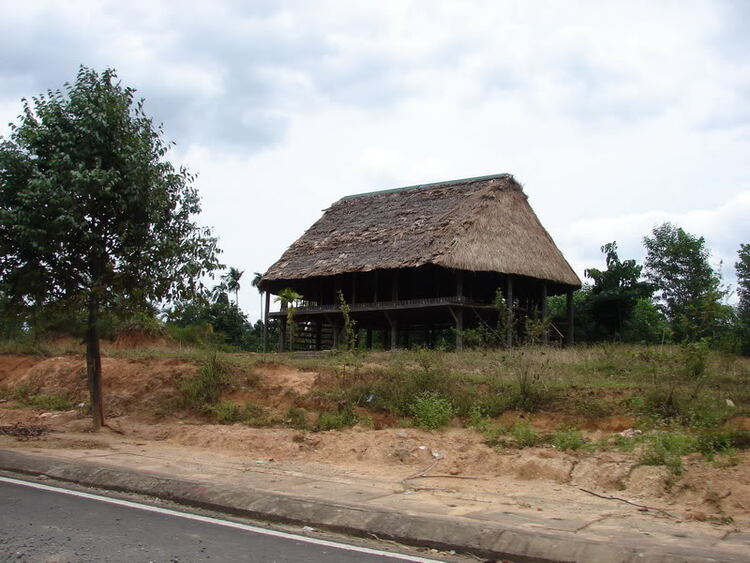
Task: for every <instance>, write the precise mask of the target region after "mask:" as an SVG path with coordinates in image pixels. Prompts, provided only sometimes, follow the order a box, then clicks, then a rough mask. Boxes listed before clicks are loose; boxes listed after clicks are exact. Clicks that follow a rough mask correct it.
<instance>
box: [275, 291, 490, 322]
mask: <svg viewBox="0 0 750 563" xmlns="http://www.w3.org/2000/svg"><path fill="white" fill-rule="evenodd" d="M426 307H473V308H477V309H487V308H489V309H492V308H494V305H492V304H487V303H478V302H474V301H471V300H469V299H467V298H466V297H463V296H453V297H430V298H426V299H400V300H398V301H375V302H370V303H350V304H349V310H350V311H351V312H352V313H364V312H372V311H395V310H401V309H423V308H426ZM340 312H341V307H340V306H339V305H338V304H336V305H314V306H309V307H308V306H302V307H295V309H294V314H295V316H296V317H298V318H299V317H301V316H307V315H330V314H333V313H340ZM269 316H270V317H271V318H280V317H285V316H286V311H272V312H271V313H269Z"/></svg>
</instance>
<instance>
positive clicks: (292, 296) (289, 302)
mask: <svg viewBox="0 0 750 563" xmlns="http://www.w3.org/2000/svg"><path fill="white" fill-rule="evenodd" d="M301 299H302V295H300V294H299V293H297V292H296V291H294V290H293V289H291V288H289V287H288V288H286V289H282V290H281V291H280V292H279V294H278V295H277V296H276V298H275V299H274V301H275V302H276V303H281V307H282V310H283V309H286V337H287V342H288V346H289V350H294V337H295V333H296V331H297V325H296V323H295V322H294V312H295V304H296V303H297V301H300V300H301Z"/></svg>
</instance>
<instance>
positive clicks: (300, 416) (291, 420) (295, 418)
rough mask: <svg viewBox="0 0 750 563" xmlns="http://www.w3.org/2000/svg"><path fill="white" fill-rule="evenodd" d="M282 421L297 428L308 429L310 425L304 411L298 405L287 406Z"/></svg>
mask: <svg viewBox="0 0 750 563" xmlns="http://www.w3.org/2000/svg"><path fill="white" fill-rule="evenodd" d="M284 423H285V424H286V425H287V426H289V427H290V428H296V429H297V430H308V429H309V427H310V425H309V424H308V423H307V417H306V416H305V411H304V410H303V409H301V408H299V407H289V410H287V411H286V413H284Z"/></svg>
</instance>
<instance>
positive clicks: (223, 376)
mask: <svg viewBox="0 0 750 563" xmlns="http://www.w3.org/2000/svg"><path fill="white" fill-rule="evenodd" d="M230 383H231V377H230V375H229V372H228V370H227V368H226V366H224V364H222V363H221V362H220V361H219V359H218V358H217V355H216V353H215V352H214V353H213V354H212V355H211V356H210V357H209V358H208V359H207V360H206V361H205V362H204V364H203V365H202V366H201V368H200V371H199V372H198V375H196V376H194V377H189V378H184V379H182V380H181V381H180V382H179V384H178V387H179V390H180V393H182V397H183V400H184V402H185V404H186V405H187V406H190V407H193V408H198V409H201V410H205V409H206V407H207V406H209V407H210V406H211V405H215V404H216V403H217V402H218V401H219V398H220V397H221V393H222V391H223V390H225V389H227V388H229V387H230Z"/></svg>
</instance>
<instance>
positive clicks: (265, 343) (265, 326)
mask: <svg viewBox="0 0 750 563" xmlns="http://www.w3.org/2000/svg"><path fill="white" fill-rule="evenodd" d="M270 305H271V294H270V293H269V292H267V291H266V310H265V311H264V313H263V352H268V309H269V308H270Z"/></svg>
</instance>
